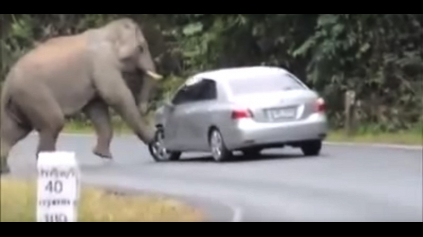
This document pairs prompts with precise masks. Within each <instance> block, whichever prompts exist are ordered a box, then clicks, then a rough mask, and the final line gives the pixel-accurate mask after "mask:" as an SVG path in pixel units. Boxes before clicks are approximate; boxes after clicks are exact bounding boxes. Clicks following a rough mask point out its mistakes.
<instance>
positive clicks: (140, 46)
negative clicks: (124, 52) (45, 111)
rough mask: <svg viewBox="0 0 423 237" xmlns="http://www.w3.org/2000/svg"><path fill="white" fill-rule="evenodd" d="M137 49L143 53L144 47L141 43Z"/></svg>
mask: <svg viewBox="0 0 423 237" xmlns="http://www.w3.org/2000/svg"><path fill="white" fill-rule="evenodd" d="M138 49H139V51H140V53H143V52H144V47H142V45H139V46H138Z"/></svg>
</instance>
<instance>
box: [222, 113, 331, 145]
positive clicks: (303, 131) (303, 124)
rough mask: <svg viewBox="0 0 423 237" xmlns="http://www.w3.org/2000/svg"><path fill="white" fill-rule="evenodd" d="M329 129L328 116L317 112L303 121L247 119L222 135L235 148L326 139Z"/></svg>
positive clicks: (227, 143)
mask: <svg viewBox="0 0 423 237" xmlns="http://www.w3.org/2000/svg"><path fill="white" fill-rule="evenodd" d="M327 130H328V125H327V118H326V116H325V115H324V114H318V113H316V114H313V115H311V116H310V117H308V118H307V119H304V120H301V121H294V122H283V123H258V122H255V121H253V120H249V119H248V120H247V119H245V120H241V121H239V122H237V124H236V126H233V127H232V128H228V129H225V131H224V132H223V131H222V132H223V134H222V135H223V138H224V140H225V144H226V145H227V147H228V149H231V150H235V149H241V148H246V147H254V146H263V147H265V146H273V145H280V144H285V143H295V142H299V141H305V140H314V139H324V138H325V136H326V134H327Z"/></svg>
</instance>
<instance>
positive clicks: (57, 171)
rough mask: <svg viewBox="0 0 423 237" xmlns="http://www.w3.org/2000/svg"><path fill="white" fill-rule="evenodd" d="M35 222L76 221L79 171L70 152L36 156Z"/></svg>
mask: <svg viewBox="0 0 423 237" xmlns="http://www.w3.org/2000/svg"><path fill="white" fill-rule="evenodd" d="M37 168H38V193H37V197H38V200H37V221H38V222H77V220H78V218H77V217H78V215H77V213H78V201H79V195H80V171H79V167H78V163H77V160H76V157H75V153H73V152H62V151H60V152H59V151H57V152H42V153H40V154H39V156H38V161H37Z"/></svg>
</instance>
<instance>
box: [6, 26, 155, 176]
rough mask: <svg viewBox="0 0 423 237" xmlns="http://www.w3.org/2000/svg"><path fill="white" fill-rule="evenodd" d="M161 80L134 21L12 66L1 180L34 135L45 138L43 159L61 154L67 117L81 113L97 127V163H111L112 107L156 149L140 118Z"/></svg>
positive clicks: (62, 41)
mask: <svg viewBox="0 0 423 237" xmlns="http://www.w3.org/2000/svg"><path fill="white" fill-rule="evenodd" d="M125 75H129V79H127V78H125ZM161 78H162V76H161V75H159V74H158V73H157V72H156V68H155V64H154V61H153V59H152V56H151V54H150V50H149V46H148V42H147V41H146V39H145V37H144V35H143V32H142V30H141V28H140V27H139V26H138V25H137V23H136V22H135V21H134V20H132V19H130V18H121V19H117V20H114V21H111V22H109V23H108V24H105V25H103V26H100V27H98V28H92V29H88V30H86V31H84V32H82V33H79V34H74V35H68V36H59V37H55V38H52V39H49V40H47V41H46V42H44V43H42V44H40V45H38V46H37V47H35V48H34V49H32V50H31V51H29V52H27V53H26V54H25V55H24V56H22V57H21V58H20V59H19V60H18V61H17V62H16V63H15V64H14V65H13V66H12V68H11V69H10V71H9V72H8V74H7V76H6V79H5V81H4V85H3V90H2V94H1V102H0V103H1V104H0V112H1V114H0V116H1V120H0V123H1V124H0V125H1V127H0V138H1V142H0V149H1V154H0V174H4V173H9V172H10V168H9V165H8V156H9V152H10V150H11V149H12V148H13V147H14V146H15V145H16V144H17V143H18V142H19V141H20V140H22V139H24V138H25V137H26V136H27V135H28V134H29V133H30V132H31V131H33V130H35V131H37V132H38V134H39V140H38V146H37V150H36V157H37V159H38V155H39V153H40V152H48V151H55V150H56V142H57V139H58V136H59V134H60V133H61V131H62V129H63V128H64V126H65V121H66V120H65V119H66V117H68V116H72V115H75V114H77V113H79V112H83V113H85V114H86V115H87V117H88V118H89V119H90V120H91V121H92V123H93V125H94V128H95V132H96V134H97V144H96V146H95V148H94V149H93V153H94V154H96V155H97V156H99V157H102V158H111V157H112V156H111V153H110V151H109V150H110V148H109V144H110V141H111V139H112V126H111V122H110V121H111V119H110V115H109V111H108V108H109V107H111V108H112V109H114V110H115V111H116V112H117V113H118V114H119V115H120V116H121V117H122V119H123V120H124V121H125V122H126V123H127V124H128V125H129V127H130V128H131V129H132V131H133V132H134V133H135V135H136V136H137V137H138V138H139V139H140V140H141V141H142V142H144V143H145V144H150V143H151V142H152V141H153V139H154V134H155V127H154V126H149V125H148V124H147V122H146V121H145V119H144V118H143V116H142V114H143V112H145V111H146V108H147V105H148V99H149V97H150V96H151V91H152V90H153V89H154V87H155V86H156V85H157V83H158V81H160V79H161ZM134 79H135V80H140V81H141V80H142V83H140V84H139V85H141V86H138V89H139V90H140V91H138V93H137V91H136V90H137V89H134V88H130V86H131V82H130V80H134ZM132 84H133V83H132ZM134 85H135V84H134Z"/></svg>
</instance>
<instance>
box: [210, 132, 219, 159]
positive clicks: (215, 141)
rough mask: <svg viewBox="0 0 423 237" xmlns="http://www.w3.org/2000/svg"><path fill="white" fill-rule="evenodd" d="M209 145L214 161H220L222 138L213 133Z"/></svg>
mask: <svg viewBox="0 0 423 237" xmlns="http://www.w3.org/2000/svg"><path fill="white" fill-rule="evenodd" d="M210 143H211V149H212V154H213V157H214V159H216V160H218V159H220V157H221V155H222V137H221V136H220V134H219V133H218V132H213V134H212V137H211V141H210Z"/></svg>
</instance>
